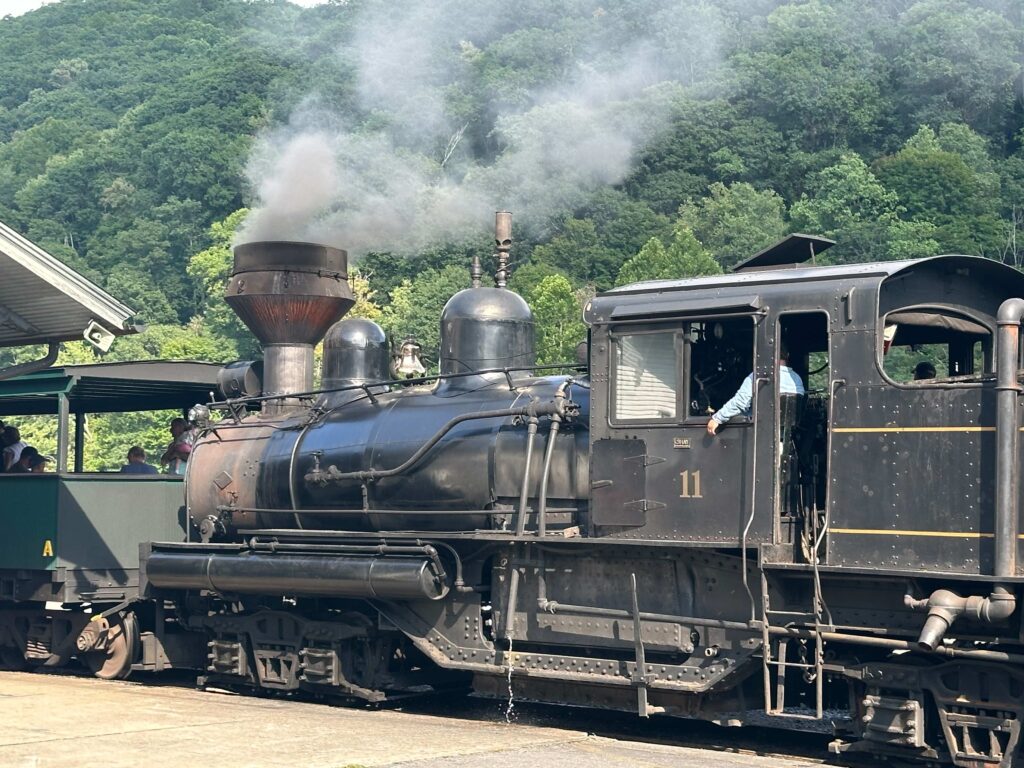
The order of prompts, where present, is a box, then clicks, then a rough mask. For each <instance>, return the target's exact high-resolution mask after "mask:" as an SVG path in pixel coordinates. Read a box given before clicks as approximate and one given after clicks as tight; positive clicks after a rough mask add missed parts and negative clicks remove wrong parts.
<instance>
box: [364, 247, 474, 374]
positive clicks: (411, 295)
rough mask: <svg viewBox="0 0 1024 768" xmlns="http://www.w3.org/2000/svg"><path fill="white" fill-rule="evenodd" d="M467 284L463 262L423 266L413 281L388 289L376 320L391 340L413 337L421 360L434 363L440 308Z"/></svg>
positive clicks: (436, 355)
mask: <svg viewBox="0 0 1024 768" xmlns="http://www.w3.org/2000/svg"><path fill="white" fill-rule="evenodd" d="M468 287H469V273H468V271H467V270H466V268H465V267H463V266H460V265H451V266H448V267H445V268H444V269H441V270H427V271H426V272H424V273H423V274H421V275H420V276H419V277H418V278H417V279H416V281H415V282H413V281H409V280H406V281H403V282H402V284H401V285H399V286H398V287H397V288H395V289H394V290H393V291H392V292H391V301H390V303H389V304H388V305H387V306H385V307H384V309H383V311H382V312H381V317H380V324H381V326H382V327H383V328H384V330H385V332H386V333H387V334H388V338H390V339H391V340H392V343H393V344H396V343H398V342H401V341H402V340H403V339H404V338H406V337H409V336H412V337H414V338H415V339H416V341H417V342H419V344H420V347H421V348H422V350H423V356H424V358H425V363H427V364H428V366H430V365H433V366H436V364H437V361H438V353H439V350H440V344H441V310H442V309H444V305H445V304H446V303H447V302H448V299H450V298H451V297H452V296H454V295H455V294H456V293H458V292H459V291H461V290H462V289H464V288H468Z"/></svg>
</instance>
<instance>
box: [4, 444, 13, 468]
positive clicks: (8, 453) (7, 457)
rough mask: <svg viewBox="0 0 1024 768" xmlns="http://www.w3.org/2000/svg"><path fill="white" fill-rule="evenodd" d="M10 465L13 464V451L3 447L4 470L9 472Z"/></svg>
mask: <svg viewBox="0 0 1024 768" xmlns="http://www.w3.org/2000/svg"><path fill="white" fill-rule="evenodd" d="M12 466H14V451H12V450H11V449H10V448H4V472H10V471H11V467H12Z"/></svg>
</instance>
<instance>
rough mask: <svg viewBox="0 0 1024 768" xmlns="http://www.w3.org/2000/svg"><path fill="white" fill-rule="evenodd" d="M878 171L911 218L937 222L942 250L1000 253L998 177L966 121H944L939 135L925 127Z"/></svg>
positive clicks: (879, 163) (883, 161)
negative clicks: (960, 123) (946, 122)
mask: <svg viewBox="0 0 1024 768" xmlns="http://www.w3.org/2000/svg"><path fill="white" fill-rule="evenodd" d="M875 170H876V172H877V174H878V177H879V179H880V180H881V181H882V182H883V183H884V184H885V185H886V186H887V187H889V188H890V189H892V190H894V192H895V193H896V194H897V195H898V196H899V200H900V203H901V204H902V206H903V207H904V208H905V209H906V211H907V214H908V215H909V217H910V218H911V219H912V220H914V221H919V222H928V223H930V224H933V225H935V228H936V229H935V235H934V237H935V240H936V241H937V242H938V244H939V248H940V249H941V250H943V251H946V252H958V253H969V254H977V255H988V256H996V255H998V254H999V253H1000V249H1001V247H1002V246H1003V244H1004V237H1003V226H1002V224H1001V222H1000V220H999V213H998V211H999V204H1000V200H999V176H998V175H997V174H996V173H995V170H994V168H993V166H992V163H991V161H990V160H989V158H988V154H987V151H986V149H985V142H984V140H983V139H982V138H981V137H980V136H978V135H977V134H976V133H974V132H973V131H971V130H970V129H969V128H967V127H966V126H962V125H945V126H943V129H942V130H940V132H939V133H938V134H936V132H935V131H933V130H932V129H931V128H928V127H923V128H921V129H920V130H919V131H918V132H917V133H916V134H915V135H914V136H912V137H911V138H910V139H909V140H908V141H907V143H906V144H905V145H904V147H903V149H901V150H900V151H899V152H897V153H896V154H895V155H892V156H890V157H884V158H882V159H880V160H878V161H877V162H876V163H875Z"/></svg>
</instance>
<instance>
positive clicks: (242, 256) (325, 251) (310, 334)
mask: <svg viewBox="0 0 1024 768" xmlns="http://www.w3.org/2000/svg"><path fill="white" fill-rule="evenodd" d="M234 253H235V263H234V268H233V269H232V270H231V279H230V280H229V281H228V286H227V289H226V291H225V295H224V298H225V300H226V301H227V303H228V304H229V305H230V306H231V308H232V309H233V310H234V311H235V314H237V315H238V317H239V318H241V320H242V322H243V323H245V324H246V325H247V326H248V327H249V330H251V331H252V332H253V333H254V334H255V335H256V338H258V339H259V340H260V342H262V343H263V344H316V343H317V342H318V341H320V339H322V338H323V336H324V334H325V333H326V332H327V329H328V328H330V327H331V326H332V325H333V324H334V323H336V322H337V321H338V320H340V319H341V318H342V317H343V316H344V315H345V313H346V312H348V311H349V309H351V308H352V305H353V304H355V300H354V299H353V297H352V289H351V287H350V286H349V283H348V254H347V253H346V252H345V251H343V250H341V249H340V248H331V247H330V246H326V245H316V244H314V243H292V242H278V241H266V242H253V243H243V244H242V245H238V246H236V247H235V251H234Z"/></svg>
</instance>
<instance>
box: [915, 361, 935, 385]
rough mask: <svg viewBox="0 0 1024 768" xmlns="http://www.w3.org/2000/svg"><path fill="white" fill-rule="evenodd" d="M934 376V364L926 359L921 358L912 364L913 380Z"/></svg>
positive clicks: (932, 377)
mask: <svg viewBox="0 0 1024 768" xmlns="http://www.w3.org/2000/svg"><path fill="white" fill-rule="evenodd" d="M934 378H935V366H934V365H932V364H931V363H930V362H928V361H927V360H922V361H921V362H920V363H918V364H917V365H916V366H914V381H924V380H925V379H934Z"/></svg>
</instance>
